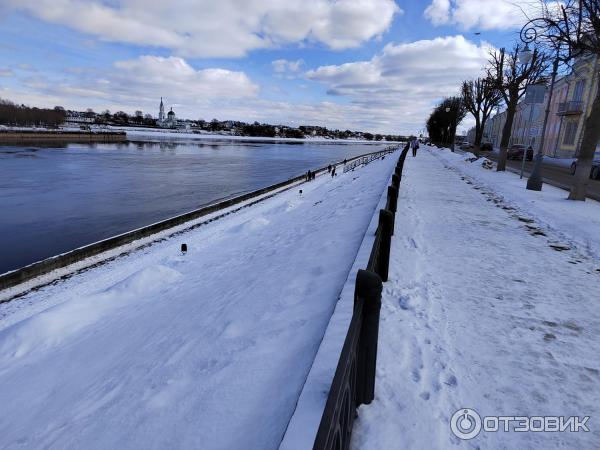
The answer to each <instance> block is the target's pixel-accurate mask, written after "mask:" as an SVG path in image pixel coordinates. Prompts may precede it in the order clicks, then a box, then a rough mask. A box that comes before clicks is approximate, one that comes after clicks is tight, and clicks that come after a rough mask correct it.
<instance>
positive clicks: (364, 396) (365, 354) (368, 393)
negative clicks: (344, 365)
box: [354, 269, 383, 405]
mask: <svg viewBox="0 0 600 450" xmlns="http://www.w3.org/2000/svg"><path fill="white" fill-rule="evenodd" d="M382 290H383V284H382V282H381V278H379V275H377V274H376V273H374V272H371V271H369V270H362V269H361V270H359V271H358V273H357V275H356V285H355V288H354V304H355V305H356V303H357V302H359V301H361V300H362V311H361V312H362V316H363V318H362V324H361V327H360V337H359V345H358V351H357V358H356V359H357V364H356V369H357V370H356V402H357V404H358V405H361V404H363V403H364V404H367V405H368V404H369V403H371V402H372V401H373V399H374V398H375V368H376V366H377V338H378V336H379V312H380V310H381V291H382Z"/></svg>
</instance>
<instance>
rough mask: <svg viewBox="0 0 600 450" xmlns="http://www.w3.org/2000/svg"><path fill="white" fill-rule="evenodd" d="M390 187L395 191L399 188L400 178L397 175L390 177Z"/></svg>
mask: <svg viewBox="0 0 600 450" xmlns="http://www.w3.org/2000/svg"><path fill="white" fill-rule="evenodd" d="M392 186H394V187H395V188H396V189H398V188H399V187H400V176H399V175H398V174H394V175H392Z"/></svg>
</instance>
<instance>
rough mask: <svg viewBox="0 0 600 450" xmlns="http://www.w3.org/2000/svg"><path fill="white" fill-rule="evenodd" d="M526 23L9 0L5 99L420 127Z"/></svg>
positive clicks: (352, 6)
mask: <svg viewBox="0 0 600 450" xmlns="http://www.w3.org/2000/svg"><path fill="white" fill-rule="evenodd" d="M530 7H531V8H533V7H534V5H533V4H532V5H530ZM523 22H524V16H523V13H522V11H521V10H519V8H516V7H515V6H514V4H513V3H512V2H508V1H503V0H494V1H490V0H453V1H450V0H433V2H430V1H404V0H397V1H393V0H337V1H333V0H303V1H300V0H286V1H284V0H221V1H219V2H214V1H212V0H195V1H193V0H179V1H175V0H174V1H171V2H160V3H158V2H157V3H156V5H155V4H154V2H145V1H142V0H112V1H99V0H89V1H85V0H54V1H49V0H0V97H2V98H7V99H10V100H12V101H15V102H19V103H25V104H29V105H36V106H55V105H62V106H64V107H67V108H73V109H85V108H88V107H91V108H93V109H94V110H96V111H102V110H104V109H110V110H111V111H113V112H114V111H117V110H123V111H126V112H128V113H133V112H134V111H135V110H138V109H140V110H143V111H144V113H150V114H152V115H154V116H156V114H157V108H158V102H159V99H160V97H161V96H163V97H164V98H165V102H166V104H167V105H168V106H169V107H170V106H172V107H173V109H174V110H175V112H176V113H177V114H178V116H180V117H185V118H192V119H200V118H202V119H206V120H210V119H212V118H213V117H216V118H219V119H223V120H224V119H234V120H246V121H253V120H258V121H268V122H271V123H285V124H291V125H300V124H318V125H326V126H328V127H331V128H344V129H345V128H350V129H362V130H365V131H366V130H370V131H379V132H389V133H409V132H412V133H415V132H418V131H419V130H420V129H421V128H422V127H423V124H424V121H425V120H426V118H427V115H428V113H429V111H430V110H431V108H432V107H433V106H434V105H435V104H436V102H438V101H439V100H440V99H441V98H443V97H444V96H448V95H453V94H455V93H456V91H457V89H458V86H459V84H460V81H461V80H463V79H466V78H471V77H476V76H478V75H479V74H480V73H481V69H482V67H483V66H484V64H485V59H486V55H487V52H488V51H489V49H490V47H500V46H510V45H512V44H513V43H514V42H515V39H517V32H518V27H519V25H520V24H521V23H523ZM476 33H480V34H476ZM468 124H469V121H466V122H465V124H464V127H465V128H466V127H467V126H468Z"/></svg>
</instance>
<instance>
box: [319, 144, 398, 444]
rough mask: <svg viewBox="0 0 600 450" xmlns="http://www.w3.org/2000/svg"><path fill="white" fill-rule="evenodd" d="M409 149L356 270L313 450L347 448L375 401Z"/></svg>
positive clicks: (393, 177)
mask: <svg viewBox="0 0 600 450" xmlns="http://www.w3.org/2000/svg"><path fill="white" fill-rule="evenodd" d="M396 148H397V147H396ZM407 153H408V145H406V146H405V147H404V150H403V151H402V153H401V155H400V157H399V158H398V163H397V164H396V169H395V172H394V175H392V184H391V185H390V186H389V187H388V191H387V202H386V206H385V209H382V210H380V211H379V224H378V226H377V230H376V232H375V241H374V242H373V247H372V249H371V254H370V256H369V262H368V264H367V268H366V270H362V269H361V270H359V271H358V274H357V275H356V285H355V288H354V310H353V314H352V320H351V321H350V326H349V327H348V333H347V334H346V339H345V340H344V346H343V347H342V352H341V354H340V359H339V361H338V365H337V368H336V370H335V375H334V377H333V381H332V383H331V388H330V389H329V395H328V397H327V402H326V404H325V409H324V410H323V415H322V416H321V422H320V424H319V429H318V431H317V436H316V438H315V442H314V445H313V450H334V449H335V450H338V449H339V450H346V449H348V448H349V446H350V437H351V435H352V426H353V425H354V418H355V416H356V408H358V407H359V406H360V405H362V404H369V403H371V402H372V401H373V398H374V397H375V368H376V364H377V338H378V336H379V311H380V309H381V292H382V289H383V282H384V281H387V279H388V269H389V262H390V247H391V240H392V235H393V233H394V215H395V213H396V208H397V203H398V191H399V189H400V181H401V179H402V169H403V167H404V161H405V159H406V154H407Z"/></svg>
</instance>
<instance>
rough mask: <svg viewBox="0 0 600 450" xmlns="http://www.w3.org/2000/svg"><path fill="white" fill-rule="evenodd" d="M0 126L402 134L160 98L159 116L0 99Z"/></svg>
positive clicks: (386, 137) (381, 137)
mask: <svg viewBox="0 0 600 450" xmlns="http://www.w3.org/2000/svg"><path fill="white" fill-rule="evenodd" d="M0 126H9V127H50V128H59V127H60V128H68V129H73V128H76V129H80V130H87V129H91V128H92V127H95V128H96V127H108V126H114V127H144V128H155V129H168V130H173V131H177V130H179V131H181V132H186V133H198V134H202V133H207V134H208V133H211V134H222V135H229V136H254V137H281V138H299V139H302V138H307V137H319V138H326V139H364V140H367V141H399V140H405V139H406V138H405V137H404V136H400V135H391V134H378V133H369V132H363V131H352V130H331V129H328V128H326V127H322V126H315V125H301V126H299V127H291V126H287V125H272V124H267V123H259V122H254V123H246V122H241V121H236V120H218V119H212V120H210V121H207V120H203V119H199V120H190V119H181V118H178V117H177V115H176V113H175V111H174V110H173V108H172V107H170V108H169V111H168V112H167V113H165V104H164V101H163V98H162V97H161V99H160V103H159V106H158V117H157V118H155V117H154V116H153V115H152V114H148V113H146V114H145V113H144V112H143V111H140V110H138V111H135V113H134V114H133V115H130V114H127V113H126V112H124V111H117V112H115V113H111V112H110V111H109V110H105V111H102V112H99V113H98V112H95V111H94V110H92V109H91V108H88V109H87V110H86V111H73V110H68V109H65V108H63V107H62V106H56V107H54V108H53V109H44V108H35V107H29V106H25V105H18V104H15V103H13V102H11V101H8V100H3V99H0Z"/></svg>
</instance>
